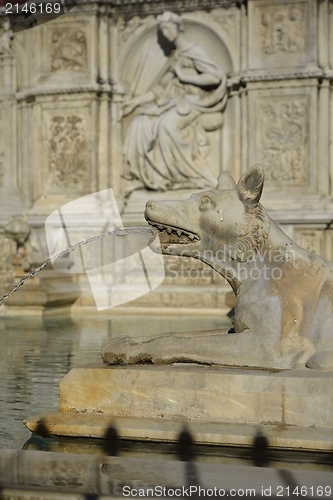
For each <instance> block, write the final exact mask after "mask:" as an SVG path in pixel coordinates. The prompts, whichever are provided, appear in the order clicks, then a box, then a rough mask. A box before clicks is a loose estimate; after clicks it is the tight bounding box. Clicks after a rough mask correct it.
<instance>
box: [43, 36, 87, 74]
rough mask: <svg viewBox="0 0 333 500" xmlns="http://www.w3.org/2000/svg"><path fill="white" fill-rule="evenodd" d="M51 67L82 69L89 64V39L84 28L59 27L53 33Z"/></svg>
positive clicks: (55, 68)
mask: <svg viewBox="0 0 333 500" xmlns="http://www.w3.org/2000/svg"><path fill="white" fill-rule="evenodd" d="M51 43H52V52H51V68H52V70H53V71H57V70H61V69H62V70H71V71H82V70H84V69H85V68H86V66H87V40H86V35H85V34H84V32H83V31H82V30H73V29H57V30H54V31H53V32H52V35H51Z"/></svg>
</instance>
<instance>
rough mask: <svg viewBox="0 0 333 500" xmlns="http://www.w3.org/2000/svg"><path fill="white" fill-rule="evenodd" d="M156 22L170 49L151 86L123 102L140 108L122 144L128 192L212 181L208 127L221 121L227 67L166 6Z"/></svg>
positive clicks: (210, 183) (131, 108) (215, 127)
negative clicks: (190, 37) (188, 33)
mask: <svg viewBox="0 0 333 500" xmlns="http://www.w3.org/2000/svg"><path fill="white" fill-rule="evenodd" d="M157 23H158V29H159V33H160V34H161V36H162V37H163V38H164V39H165V40H166V41H167V42H168V43H169V44H171V45H172V46H173V50H172V51H171V54H170V55H169V57H168V59H167V61H166V64H165V65H164V66H163V67H162V69H161V72H160V74H159V75H158V77H157V79H156V81H155V82H152V84H151V87H150V90H149V91H148V92H146V93H144V94H142V95H138V96H135V97H132V98H130V99H127V101H125V103H124V104H125V105H124V110H123V114H124V116H126V115H129V114H130V113H132V111H134V110H135V109H136V108H138V113H137V114H136V116H135V117H134V118H133V120H132V121H131V123H130V125H129V128H128V131H127V135H126V141H125V145H124V155H125V164H126V168H125V172H124V178H125V179H126V180H128V181H130V182H129V183H128V186H127V188H126V189H127V192H130V191H132V190H134V189H138V188H142V187H145V188H147V189H152V190H164V191H165V190H167V189H180V188H192V189H194V188H199V189H202V188H206V187H208V186H213V185H214V182H215V179H214V175H213V173H212V172H211V170H210V168H209V164H208V163H209V162H208V161H207V158H206V157H207V154H208V152H209V150H210V142H209V138H208V135H207V133H206V132H209V131H214V130H218V129H220V128H221V127H222V124H223V111H224V109H225V107H226V103H227V99H228V94H227V79H226V75H225V72H224V71H223V69H222V68H221V67H219V66H218V65H217V64H216V63H215V62H214V61H213V60H212V59H211V57H210V56H209V55H208V53H207V52H206V51H205V49H204V48H203V47H201V46H200V45H199V44H197V43H194V42H192V41H190V40H188V39H187V38H186V37H185V34H184V26H183V21H182V18H181V17H180V16H178V15H177V14H175V13H173V12H168V11H166V12H164V13H163V14H162V15H161V16H158V18H157Z"/></svg>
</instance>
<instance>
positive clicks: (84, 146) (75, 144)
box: [43, 107, 92, 194]
mask: <svg viewBox="0 0 333 500" xmlns="http://www.w3.org/2000/svg"><path fill="white" fill-rule="evenodd" d="M89 132H90V131H89V110H88V108H85V107H82V108H78V107H75V108H70V107H69V108H67V109H64V108H63V107H61V108H59V109H53V110H49V109H47V110H44V112H43V145H44V147H43V159H44V162H45V163H44V164H45V165H46V170H47V171H46V172H45V176H44V178H45V181H46V182H45V184H46V186H47V187H46V188H45V191H46V192H48V193H53V194H57V193H71V192H73V193H78V194H83V193H87V192H89V185H90V177H91V175H92V172H91V170H92V169H91V164H90V161H89V156H90V154H89V151H90V149H91V148H90V144H89V137H90V133H89ZM46 179H47V180H46Z"/></svg>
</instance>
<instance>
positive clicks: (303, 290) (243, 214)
mask: <svg viewBox="0 0 333 500" xmlns="http://www.w3.org/2000/svg"><path fill="white" fill-rule="evenodd" d="M263 184H264V173H263V168H262V167H261V165H255V166H253V167H252V168H250V169H249V170H248V171H247V172H246V173H245V174H244V175H243V176H242V177H241V178H240V180H239V182H238V184H237V185H236V184H235V182H234V181H233V179H232V177H231V176H230V175H229V174H228V173H227V172H223V173H222V174H221V175H220V176H219V178H218V185H217V188H216V189H213V190H207V191H203V192H201V193H198V194H193V195H192V196H191V197H190V198H189V199H188V200H186V201H162V202H151V201H149V202H148V203H147V206H146V212H145V217H146V220H147V221H148V223H149V224H150V225H152V226H155V227H156V230H157V231H158V235H159V238H160V243H161V248H162V252H163V254H166V255H180V256H187V257H188V256H191V257H194V258H197V259H199V260H201V261H203V262H205V263H206V264H207V265H208V266H210V267H211V268H213V269H215V270H216V271H218V272H219V273H220V274H221V275H222V276H223V277H224V278H225V279H226V280H227V281H228V282H229V283H230V285H231V287H232V289H233V291H234V292H235V295H236V299H237V301H236V308H235V316H234V319H233V324H234V328H233V331H234V333H228V332H227V331H216V330H214V331H206V332H191V333H164V334H161V335H158V336H155V337H141V338H135V339H134V338H130V337H126V338H122V339H114V340H112V341H111V342H110V343H109V344H108V345H107V346H106V347H105V348H104V349H103V352H102V355H103V357H104V359H105V361H106V362H107V363H109V364H135V363H144V362H147V363H154V364H168V363H174V362H194V363H203V364H210V365H220V366H234V367H235V366H237V367H251V368H266V369H277V370H281V369H290V368H292V367H294V366H304V365H306V366H307V367H309V368H313V369H319V370H333V314H332V307H333V264H332V263H331V262H328V261H326V260H324V259H322V258H321V257H319V256H318V255H315V254H314V253H312V252H309V251H307V250H305V249H303V248H301V247H299V246H298V245H296V244H295V243H294V242H293V241H292V240H290V239H289V238H288V236H287V235H286V234H285V233H284V232H283V231H282V230H281V229H280V228H279V226H278V225H277V224H276V223H274V222H273V221H272V220H271V219H270V218H269V216H268V215H267V213H266V211H265V209H264V207H263V206H262V205H261V204H260V203H259V200H260V197H261V193H262V189H263ZM152 245H153V244H152ZM151 248H153V246H152V247H151ZM153 249H154V248H153Z"/></svg>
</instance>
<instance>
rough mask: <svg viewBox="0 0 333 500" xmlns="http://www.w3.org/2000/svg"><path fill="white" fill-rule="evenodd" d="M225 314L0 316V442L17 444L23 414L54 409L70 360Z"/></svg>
mask: <svg viewBox="0 0 333 500" xmlns="http://www.w3.org/2000/svg"><path fill="white" fill-rule="evenodd" d="M229 324H230V323H229V320H228V318H224V317H222V318H221V317H212V316H206V317H204V316H203V317H197V316H194V317H188V316H183V317H177V316H156V317H155V316H150V317H147V316H144V315H127V316H125V315H124V316H121V315H113V316H108V317H107V316H105V317H101V316H100V315H98V314H96V315H91V316H87V317H80V318H75V319H71V318H70V317H67V318H66V317H61V318H53V319H50V318H48V317H46V318H44V319H41V318H37V317H36V318H27V317H24V318H22V317H21V318H6V317H0V335H1V337H0V338H1V341H0V345H1V349H0V409H1V410H0V411H1V424H2V425H1V428H0V448H13V449H19V448H22V446H23V445H24V443H25V442H26V441H27V440H28V439H29V437H30V435H31V434H30V432H29V431H28V430H27V429H26V428H25V427H24V426H23V424H22V420H23V419H25V418H27V417H28V416H29V417H31V416H34V415H42V414H46V413H49V412H51V411H56V410H58V406H59V403H58V397H59V393H58V385H59V381H60V380H61V378H62V377H64V376H65V375H66V373H67V372H68V371H69V370H70V369H71V368H73V367H75V366H82V365H84V364H88V363H95V362H102V361H101V356H100V349H101V347H102V345H103V344H104V343H106V342H107V341H108V340H109V339H110V338H111V337H116V336H121V335H133V336H139V335H143V334H144V335H150V334H151V335H153V334H156V333H162V332H167V331H172V330H173V331H174V330H178V331H190V330H196V329H203V330H206V329H215V328H226V327H228V325H229Z"/></svg>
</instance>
